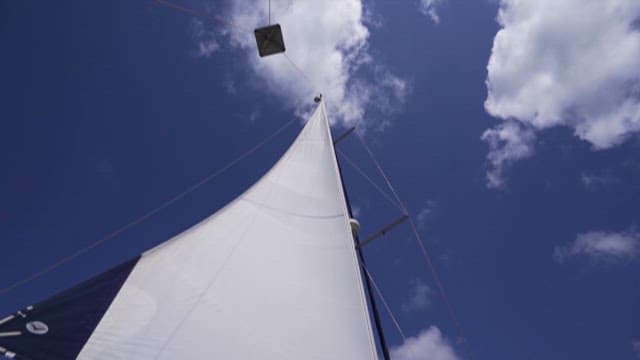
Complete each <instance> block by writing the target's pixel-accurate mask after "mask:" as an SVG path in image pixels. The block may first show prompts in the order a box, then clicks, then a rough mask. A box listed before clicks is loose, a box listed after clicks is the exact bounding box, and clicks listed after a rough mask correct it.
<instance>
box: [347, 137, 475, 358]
mask: <svg viewBox="0 0 640 360" xmlns="http://www.w3.org/2000/svg"><path fill="white" fill-rule="evenodd" d="M358 139H360V143H362V146H363V147H364V149H365V150H366V151H367V153H368V154H369V157H370V158H371V160H372V161H373V163H374V164H375V165H376V168H377V169H378V171H379V172H380V175H381V176H382V177H383V179H384V181H385V183H386V184H387V186H388V187H389V190H390V191H391V193H392V194H393V196H394V197H395V198H396V200H397V202H398V203H399V204H400V206H402V208H403V209H404V213H405V214H407V215H409V223H410V224H411V229H412V231H413V234H414V237H415V239H416V243H417V244H418V247H419V248H420V253H421V254H422V257H423V258H424V260H425V262H426V264H427V268H428V269H429V271H430V272H431V276H432V277H433V280H434V282H435V283H436V286H437V287H438V292H439V293H440V297H441V298H442V301H443V302H444V304H445V306H446V307H447V312H448V314H449V318H450V320H451V322H452V323H453V325H454V327H455V330H456V333H457V334H458V339H459V340H460V341H461V342H462V343H463V344H464V349H465V352H466V353H467V357H468V358H469V359H472V358H473V356H472V353H471V349H470V347H469V343H468V342H467V339H466V337H465V336H464V332H463V331H462V325H461V324H460V322H459V321H458V317H457V316H456V313H455V311H454V309H453V305H452V304H451V302H450V301H449V297H448V296H447V292H446V291H445V289H444V286H443V285H442V281H441V280H440V276H439V275H438V272H437V271H436V268H435V266H434V265H433V261H432V260H431V256H430V255H429V253H428V251H427V248H426V246H425V245H424V241H423V240H422V237H421V236H420V232H418V228H417V226H416V224H415V222H414V221H413V217H412V216H411V215H410V213H409V210H408V209H407V207H406V205H405V204H404V203H403V202H402V200H401V199H400V197H399V196H398V193H397V192H396V190H395V189H394V187H393V185H392V184H391V181H390V180H389V177H388V176H387V174H386V173H385V172H384V170H383V169H382V166H381V165H380V163H379V162H378V160H377V159H376V157H375V156H374V155H373V152H372V151H371V149H369V147H368V146H367V144H366V143H365V142H364V139H363V138H362V136H360V134H358Z"/></svg>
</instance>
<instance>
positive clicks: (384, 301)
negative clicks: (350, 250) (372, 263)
mask: <svg viewBox="0 0 640 360" xmlns="http://www.w3.org/2000/svg"><path fill="white" fill-rule="evenodd" d="M360 266H362V268H363V269H364V273H365V274H366V275H367V277H368V278H369V280H371V284H372V285H373V289H374V290H375V291H376V294H378V297H379V298H380V300H382V305H384V308H385V309H386V310H387V314H388V315H389V317H390V318H391V321H393V324H394V325H395V326H396V329H397V330H398V333H400V337H402V341H403V342H406V341H407V337H406V336H405V335H404V331H402V328H401V327H400V323H399V322H398V319H397V318H396V316H395V315H394V313H393V311H391V307H390V306H389V304H388V303H387V300H386V299H385V298H384V295H382V291H380V288H379V287H378V284H376V282H375V280H373V276H371V272H369V269H368V268H367V266H366V265H365V264H364V263H362V262H360Z"/></svg>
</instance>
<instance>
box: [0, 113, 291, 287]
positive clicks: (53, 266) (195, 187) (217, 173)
mask: <svg viewBox="0 0 640 360" xmlns="http://www.w3.org/2000/svg"><path fill="white" fill-rule="evenodd" d="M294 122H297V119H295V118H293V119H291V120H289V121H287V122H286V123H285V124H284V125H282V126H281V127H280V128H278V129H277V130H276V131H275V132H274V133H272V134H271V135H269V136H267V137H266V138H265V139H263V140H262V141H260V142H258V143H257V144H256V145H254V146H253V147H251V148H250V149H249V150H247V151H245V152H244V153H243V154H241V155H240V156H238V157H237V158H235V159H234V160H232V161H231V162H229V163H227V164H226V165H225V166H223V167H222V168H220V169H218V170H216V171H214V172H212V173H210V174H209V175H207V176H206V177H204V178H203V179H202V180H200V181H198V182H196V183H195V184H193V185H191V186H189V187H188V188H187V189H186V190H184V191H182V192H181V193H179V194H177V195H175V196H174V197H172V198H171V199H169V200H167V201H165V202H164V203H162V204H161V205H160V206H158V207H155V208H153V209H152V210H150V211H148V212H146V213H145V214H144V215H142V216H140V217H139V218H137V219H135V220H133V221H130V222H128V223H126V224H125V225H122V226H121V227H119V228H118V229H116V230H115V231H113V232H111V233H109V234H108V235H106V236H104V237H102V238H100V239H98V240H96V241H94V242H93V243H91V244H89V245H86V246H84V247H82V248H80V249H78V250H76V251H75V252H74V253H72V254H70V255H67V256H65V257H63V258H61V259H60V260H58V261H56V262H55V263H53V264H51V265H49V266H47V267H45V268H43V269H42V270H40V271H37V272H35V273H33V274H31V275H29V276H27V277H25V278H23V279H20V280H17V281H15V282H13V283H11V284H9V285H7V286H5V287H3V288H2V289H0V295H3V294H6V293H8V292H10V291H11V290H13V289H15V288H17V287H20V286H22V285H25V284H27V283H30V282H31V281H33V280H36V279H38V278H40V277H41V276H43V275H46V274H48V273H49V272H51V271H53V270H55V269H57V268H59V267H60V266H62V265H64V264H66V263H68V262H70V261H72V260H74V259H75V258H77V257H79V256H81V255H83V254H85V253H86V252H88V251H89V250H91V249H93V248H95V247H97V246H99V245H101V244H103V243H105V242H107V241H109V240H111V239H113V238H115V237H117V236H118V235H120V234H122V233H124V232H125V231H127V230H129V229H130V228H132V227H134V226H136V225H138V224H140V223H142V222H144V221H145V220H147V219H149V218H150V217H152V216H154V215H156V214H157V213H159V212H160V211H162V210H164V209H166V208H167V207H169V206H171V205H172V204H174V203H175V202H177V201H178V200H181V199H182V198H184V197H185V196H187V195H189V194H191V193H192V192H194V191H196V190H198V189H199V188H201V187H202V186H203V185H205V184H207V183H209V182H210V181H211V180H213V179H215V178H216V177H218V176H220V175H222V174H223V173H225V172H226V171H227V170H229V169H230V168H232V167H233V166H235V165H236V164H238V163H239V162H240V161H242V160H244V159H245V158H247V157H248V156H249V155H251V154H253V153H254V152H256V151H257V150H259V149H260V148H262V147H263V146H264V145H266V144H267V143H269V142H270V141H271V140H273V139H274V138H275V137H276V136H278V135H280V134H281V133H282V132H283V131H284V130H285V129H287V128H288V127H289V126H290V125H291V124H293V123H294Z"/></svg>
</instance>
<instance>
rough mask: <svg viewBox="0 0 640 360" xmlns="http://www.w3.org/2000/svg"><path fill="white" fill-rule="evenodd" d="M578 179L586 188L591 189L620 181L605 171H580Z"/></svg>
mask: <svg viewBox="0 0 640 360" xmlns="http://www.w3.org/2000/svg"><path fill="white" fill-rule="evenodd" d="M580 180H581V181H582V184H583V185H584V187H585V188H586V189H587V190H592V191H593V190H597V189H599V188H605V187H608V186H611V185H614V184H618V183H620V179H618V178H617V177H615V176H613V175H611V174H608V173H606V172H602V173H599V174H596V173H594V174H587V173H582V175H581V176H580Z"/></svg>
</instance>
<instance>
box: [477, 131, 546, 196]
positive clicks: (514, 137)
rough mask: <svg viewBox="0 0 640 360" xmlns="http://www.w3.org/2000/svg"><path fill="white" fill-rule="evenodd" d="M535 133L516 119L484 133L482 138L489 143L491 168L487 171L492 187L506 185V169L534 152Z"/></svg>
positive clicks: (488, 184) (489, 185) (487, 178)
mask: <svg viewBox="0 0 640 360" xmlns="http://www.w3.org/2000/svg"><path fill="white" fill-rule="evenodd" d="M535 138H536V137H535V133H534V132H533V131H532V130H531V129H529V128H526V127H524V126H522V125H520V124H519V123H518V122H515V121H506V122H503V123H502V124H500V125H498V126H496V127H494V128H492V129H488V130H486V131H485V132H484V134H482V140H484V141H486V142H487V143H489V154H488V155H487V160H489V164H490V169H489V170H488V171H487V175H486V180H487V186H488V187H490V188H502V187H504V186H505V181H504V178H505V176H504V172H505V169H506V168H507V167H508V166H509V165H511V164H512V163H514V162H515V161H516V160H520V159H523V158H526V157H529V156H531V155H532V154H533V145H534V141H535Z"/></svg>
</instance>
